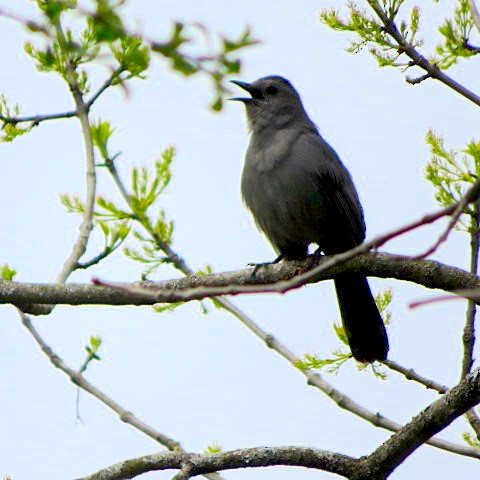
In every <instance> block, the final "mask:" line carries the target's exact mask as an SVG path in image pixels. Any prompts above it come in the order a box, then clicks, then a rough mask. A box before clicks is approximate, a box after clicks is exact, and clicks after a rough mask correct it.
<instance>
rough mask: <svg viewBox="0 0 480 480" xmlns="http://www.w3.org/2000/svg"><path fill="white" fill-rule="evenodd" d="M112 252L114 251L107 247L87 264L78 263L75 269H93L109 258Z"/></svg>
mask: <svg viewBox="0 0 480 480" xmlns="http://www.w3.org/2000/svg"><path fill="white" fill-rule="evenodd" d="M112 251H113V249H112V248H111V247H110V246H106V247H105V248H104V249H103V250H102V251H101V252H100V253H99V254H97V255H95V256H94V257H93V258H91V259H90V260H88V261H86V262H77V265H76V266H75V269H76V270H86V269H87V268H90V267H93V266H94V265H97V263H100V262H101V261H102V260H103V259H105V258H107V257H108V256H109V255H110V254H111V253H112Z"/></svg>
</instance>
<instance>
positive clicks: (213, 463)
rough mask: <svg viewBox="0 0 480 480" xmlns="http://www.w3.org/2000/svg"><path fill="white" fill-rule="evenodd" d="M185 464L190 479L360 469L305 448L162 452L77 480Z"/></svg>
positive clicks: (115, 479) (111, 479)
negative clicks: (295, 469) (254, 471)
mask: <svg viewBox="0 0 480 480" xmlns="http://www.w3.org/2000/svg"><path fill="white" fill-rule="evenodd" d="M185 464H188V468H189V473H190V476H194V475H200V474H205V473H210V472H216V471H220V470H232V469H237V468H255V467H267V466H273V465H289V466H299V467H306V468H315V469H317V470H323V471H326V472H331V473H336V474H337V475H342V476H344V477H349V476H350V475H351V474H352V473H353V472H355V469H356V468H357V469H358V467H357V465H359V462H358V460H356V459H354V458H352V457H348V456H346V455H341V454H339V453H331V452H327V451H324V450H316V449H313V448H304V447H256V448H246V449H243V450H233V451H231V452H224V453H215V454H206V455H194V454H186V453H180V452H163V453H157V454H154V455H146V456H144V457H139V458H135V459H131V460H126V461H123V462H119V463H116V464H115V465H112V466H110V467H108V468H106V469H104V470H100V471H99V472H97V473H94V474H93V475H89V476H88V477H84V478H82V479H78V480H122V479H129V478H133V477H136V476H138V475H141V474H143V473H146V472H152V471H158V470H168V469H182V468H183V465H185ZM180 478H185V477H180ZM187 478H188V477H187ZM356 478H357V477H356ZM358 478H360V477H358ZM365 478H366V477H365Z"/></svg>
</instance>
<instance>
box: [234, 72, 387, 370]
mask: <svg viewBox="0 0 480 480" xmlns="http://www.w3.org/2000/svg"><path fill="white" fill-rule="evenodd" d="M233 83H234V84H236V85H238V86H239V87H241V88H243V89H244V90H246V91H247V92H248V93H249V94H250V97H247V98H243V97H242V98H233V99H232V100H236V101H240V102H243V103H244V105H245V107H246V111H247V119H248V127H249V130H250V132H251V138H250V144H249V146H248V149H247V153H246V156H245V165H244V168H243V174H242V186H241V189H242V196H243V200H244V202H245V204H246V205H247V207H248V209H249V210H250V211H251V213H252V214H253V217H254V219H255V222H256V224H257V226H258V227H259V229H260V230H261V231H262V232H263V233H264V234H265V235H266V236H267V238H268V240H269V241H270V243H271V244H272V245H273V247H274V248H275V250H276V251H277V253H278V254H279V255H280V256H279V258H283V259H285V260H298V259H302V258H305V257H306V256H307V255H308V247H309V245H310V244H316V245H318V247H319V250H321V251H323V253H324V254H325V255H333V254H336V253H340V252H344V251H346V250H349V249H351V248H353V247H355V246H356V245H358V244H360V243H362V242H363V240H364V239H365V221H364V218H363V210H362V206H361V204H360V200H359V198H358V194H357V191H356V190H355V186H354V185H353V181H352V178H351V176H350V174H349V172H348V170H347V169H346V168H345V167H344V165H343V164H342V162H341V161H340V158H339V157H338V155H337V154H336V153H335V151H334V150H333V148H332V147H331V146H330V145H329V144H328V143H327V142H326V141H325V140H324V139H323V138H322V137H321V136H320V134H319V132H318V130H317V127H316V126H315V124H314V123H313V122H312V121H311V120H310V118H309V117H308V115H307V113H306V112H305V109H304V107H303V105H302V101H301V99H300V96H299V95H298V93H297V91H296V90H295V88H294V87H293V86H292V84H291V83H290V82H289V81H288V80H286V79H285V78H283V77H280V76H269V77H264V78H260V79H259V80H257V81H255V82H253V83H245V82H240V81H236V80H234V81H233ZM334 281H335V288H336V291H337V298H338V305H339V308H340V314H341V317H342V321H343V326H344V329H345V332H346V334H347V338H348V343H349V345H350V349H351V351H352V355H353V356H354V358H355V359H356V360H358V361H360V362H374V361H375V360H385V359H386V358H387V353H388V338H387V332H386V330H385V326H384V324H383V321H382V318H381V316H380V313H379V312H378V309H377V306H376V305H375V301H374V299H373V296H372V293H371V291H370V287H369V285H368V282H367V279H366V278H365V277H364V276H363V275H361V274H357V273H348V274H341V275H337V276H336V277H335V279H334Z"/></svg>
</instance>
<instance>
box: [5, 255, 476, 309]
mask: <svg viewBox="0 0 480 480" xmlns="http://www.w3.org/2000/svg"><path fill="white" fill-rule="evenodd" d="M328 259H329V257H325V258H320V259H319V262H320V265H321V264H322V263H323V262H326V261H328ZM314 260H315V261H316V260H317V259H316V258H313V259H312V258H308V259H306V260H304V261H302V262H283V263H280V264H272V265H266V266H264V267H262V268H260V269H259V270H257V271H256V272H255V275H253V273H252V272H253V270H252V269H245V270H238V271H234V272H225V273H218V274H213V275H190V276H187V277H184V278H180V279H173V280H167V281H162V282H142V283H140V282H139V283H134V284H127V283H119V284H115V285H116V287H117V286H118V288H108V287H98V286H96V285H92V284H86V285H85V284H68V285H52V284H27V283H17V282H6V281H4V282H0V303H11V304H14V305H17V306H20V307H21V308H22V309H24V311H28V308H27V307H28V305H31V304H45V303H48V304H66V305H94V304H95V305H151V304H153V303H170V302H178V301H188V300H200V299H203V298H206V297H208V296H213V295H227V294H230V295H235V294H239V293H257V292H260V291H262V288H263V287H264V286H267V288H266V289H264V290H266V291H274V292H281V291H282V284H281V283H280V284H279V283H278V282H282V281H288V280H289V279H291V278H293V277H294V276H295V275H296V274H297V273H298V270H299V269H300V270H303V269H306V268H308V267H311V264H312V261H314ZM344 272H360V273H363V274H364V275H366V276H371V277H379V278H395V279H397V280H403V281H408V282H413V283H416V284H418V285H423V286H424V287H427V288H432V289H441V290H445V291H455V290H462V289H475V288H480V278H479V277H477V276H476V275H472V274H471V273H468V272H466V271H464V270H461V269H459V268H455V267H451V266H448V265H444V264H442V263H439V262H435V261H433V260H423V259H411V258H407V257H402V256H398V255H391V254H386V253H368V254H363V255H359V256H358V257H355V258H352V259H350V260H348V261H346V262H345V263H342V264H341V265H337V266H334V267H331V268H329V269H326V270H324V271H322V272H320V273H319V274H318V275H316V276H315V277H313V278H311V279H310V280H309V283H316V282H319V281H323V280H329V279H332V278H333V277H334V276H335V275H337V274H339V273H344ZM152 293H153V294H154V295H152Z"/></svg>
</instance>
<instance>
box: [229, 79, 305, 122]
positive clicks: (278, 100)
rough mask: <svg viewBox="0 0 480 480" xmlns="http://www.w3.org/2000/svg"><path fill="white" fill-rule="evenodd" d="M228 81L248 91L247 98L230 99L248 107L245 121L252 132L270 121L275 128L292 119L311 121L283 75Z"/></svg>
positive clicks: (293, 89)
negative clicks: (245, 80)
mask: <svg viewBox="0 0 480 480" xmlns="http://www.w3.org/2000/svg"><path fill="white" fill-rule="evenodd" d="M231 82H232V83H234V84H235V85H237V86H239V87H240V88H243V90H245V91H246V92H248V93H249V94H250V97H235V98H231V99H230V100H233V101H237V102H242V103H243V104H244V105H245V106H246V107H247V118H248V123H249V126H250V128H251V129H252V130H253V131H255V130H256V129H261V128H264V127H267V126H269V125H270V124H272V123H273V124H274V125H275V126H276V127H282V126H285V125H286V124H288V123H289V122H290V121H293V120H294V119H296V120H297V121H298V120H299V119H300V120H301V119H303V120H304V121H305V120H306V121H307V122H308V123H311V121H310V119H309V118H308V116H307V114H306V113H305V110H304V108H303V105H302V101H301V99H300V96H299V95H298V93H297V91H296V90H295V88H294V87H293V85H292V84H291V83H290V82H289V81H288V80H287V79H286V78H283V77H281V76H279V75H270V76H268V77H263V78H260V79H258V80H255V82H252V83H247V82H241V81H239V80H232V81H231Z"/></svg>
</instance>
